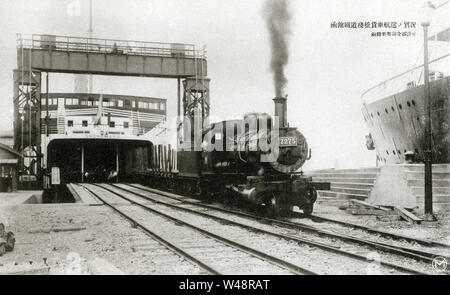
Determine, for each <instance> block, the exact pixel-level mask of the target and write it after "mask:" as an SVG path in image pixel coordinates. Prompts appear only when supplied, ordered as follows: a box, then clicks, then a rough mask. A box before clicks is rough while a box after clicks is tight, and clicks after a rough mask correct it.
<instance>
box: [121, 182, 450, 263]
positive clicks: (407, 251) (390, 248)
mask: <svg viewBox="0 0 450 295" xmlns="http://www.w3.org/2000/svg"><path fill="white" fill-rule="evenodd" d="M113 185H114V186H115V187H118V188H121V187H120V186H117V185H115V184H113ZM126 185H128V186H130V187H133V188H136V189H140V190H143V191H148V192H151V193H155V194H160V195H162V196H165V197H168V198H171V199H174V200H178V201H181V202H184V203H189V204H192V205H196V206H200V207H204V208H209V209H213V210H217V211H222V212H226V213H230V214H236V215H240V216H244V217H247V218H250V219H256V220H259V221H265V222H269V223H273V224H279V225H283V226H288V227H293V228H297V229H300V230H304V231H309V232H315V233H317V234H319V235H320V234H322V235H327V236H331V237H333V238H338V239H340V240H344V241H348V240H350V241H352V242H354V243H357V244H362V245H366V246H370V247H375V248H376V249H378V250H382V251H385V252H388V253H395V254H398V255H402V256H405V257H409V258H414V259H416V260H421V261H425V262H430V263H431V262H432V261H433V258H435V257H437V256H441V257H445V256H444V255H440V254H435V253H430V252H425V251H421V250H415V249H411V248H407V247H400V246H395V245H389V244H385V243H382V242H374V241H370V240H366V239H364V238H358V237H353V236H350V235H347V234H342V233H338V232H333V231H328V230H323V229H320V228H317V227H314V226H310V225H306V224H302V223H298V222H291V221H285V220H279V219H272V218H267V217H261V216H256V215H253V214H249V213H244V212H240V211H235V210H230V209H224V208H218V207H216V206H211V205H206V204H199V203H196V202H191V201H187V200H180V197H181V198H183V196H179V195H178V196H179V197H176V196H177V195H175V194H171V193H166V192H162V191H159V190H154V189H151V188H146V187H145V188H143V187H140V186H135V185H132V184H126ZM445 258H448V259H449V260H450V258H449V257H445Z"/></svg>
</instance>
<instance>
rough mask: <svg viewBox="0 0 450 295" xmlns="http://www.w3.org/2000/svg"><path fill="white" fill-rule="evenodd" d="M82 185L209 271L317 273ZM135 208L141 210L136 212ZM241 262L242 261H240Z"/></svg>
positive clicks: (215, 272)
mask: <svg viewBox="0 0 450 295" xmlns="http://www.w3.org/2000/svg"><path fill="white" fill-rule="evenodd" d="M83 187H84V188H85V189H86V190H87V191H89V192H90V193H91V194H92V195H94V196H95V197H96V198H98V199H99V200H100V201H101V202H103V203H104V204H105V205H107V206H109V207H110V208H112V209H113V210H114V211H115V212H117V213H119V214H120V215H121V216H123V217H124V218H126V219H127V220H129V221H130V222H131V223H132V224H134V225H135V226H137V227H139V228H141V229H142V230H144V231H145V232H146V233H147V234H149V235H150V236H151V237H152V238H153V239H155V240H157V241H158V242H160V243H161V244H163V245H164V246H166V247H167V248H168V249H170V250H172V251H174V252H175V253H177V254H178V255H180V256H182V257H185V258H186V259H188V260H189V261H191V262H192V263H194V264H196V265H198V266H199V267H200V268H202V269H204V270H205V271H206V272H207V273H209V274H227V272H228V273H229V274H236V273H240V272H242V273H259V274H274V273H275V274H297V275H299V274H308V275H311V274H316V273H315V272H313V271H310V270H308V269H306V268H303V267H300V266H298V265H295V264H292V263H290V262H287V261H285V260H282V259H280V258H277V257H274V256H271V255H269V254H266V253H263V252H260V251H258V250H256V249H253V248H251V247H248V246H245V245H243V244H240V243H237V242H235V241H232V240H230V239H227V238H225V237H223V236H221V235H218V234H215V233H212V232H210V231H207V230H205V229H202V228H200V227H197V226H195V225H193V224H190V223H188V222H185V221H183V220H181V219H178V218H175V217H173V216H170V215H168V214H166V213H164V212H162V211H159V210H156V209H153V208H150V207H148V206H146V205H144V204H142V203H139V202H136V201H134V200H132V199H131V198H128V197H126V196H124V195H119V194H116V195H117V196H119V197H120V198H122V199H124V200H126V201H128V202H129V203H130V204H132V205H133V207H134V208H130V206H127V205H124V204H117V203H114V202H110V201H108V200H107V199H108V196H105V195H104V193H102V190H104V191H106V192H108V191H107V190H106V189H105V188H104V187H102V186H96V185H92V184H91V185H83ZM102 194H103V195H102ZM136 207H138V208H139V209H140V210H137V211H136ZM139 211H140V212H139ZM143 212H145V214H143ZM148 213H150V214H148ZM152 227H153V228H152ZM171 240H176V241H177V242H171ZM188 240H189V241H193V240H195V244H194V245H192V244H190V243H189V242H187V241H188ZM205 249H213V250H214V252H216V254H220V256H217V255H216V256H214V257H212V258H211V257H209V259H205V258H204V256H205V251H204V250H205ZM198 250H200V251H198ZM200 257H201V258H200ZM230 258H232V259H230ZM204 260H208V261H204ZM224 260H225V261H224ZM240 261H242V263H239V262H240ZM236 262H238V263H236Z"/></svg>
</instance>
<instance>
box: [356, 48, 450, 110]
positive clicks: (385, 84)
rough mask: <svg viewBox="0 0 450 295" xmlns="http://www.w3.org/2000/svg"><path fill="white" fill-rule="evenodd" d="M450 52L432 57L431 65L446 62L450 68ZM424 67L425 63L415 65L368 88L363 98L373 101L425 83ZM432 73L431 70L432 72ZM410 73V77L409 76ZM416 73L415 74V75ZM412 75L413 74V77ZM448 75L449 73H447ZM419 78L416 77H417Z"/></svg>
mask: <svg viewBox="0 0 450 295" xmlns="http://www.w3.org/2000/svg"><path fill="white" fill-rule="evenodd" d="M449 57H450V53H449V54H445V55H442V56H440V57H437V58H435V59H432V60H430V61H429V65H431V66H436V65H440V66H441V67H442V64H445V66H444V67H445V68H448V69H450V58H449ZM423 67H424V64H421V65H418V66H415V67H413V68H411V69H409V70H407V71H405V72H402V73H400V74H398V75H395V76H393V77H391V78H389V79H387V80H384V81H382V82H380V83H378V84H376V85H375V86H373V87H371V88H369V89H367V90H366V91H365V92H364V93H363V94H362V95H361V99H362V100H363V101H364V102H366V103H370V102H373V101H377V100H378V99H382V98H385V97H388V96H391V95H394V94H396V93H399V92H402V91H404V90H407V89H408V88H410V87H417V86H419V85H423V83H424V79H423V70H422V69H423ZM430 74H431V72H430ZM408 75H410V77H409V78H408V77H407V76H408ZM414 75H415V76H414ZM411 76H413V77H412V78H411ZM446 76H448V73H447V75H446ZM417 77H418V78H419V79H416V78H417ZM410 82H413V84H411V85H408V84H409V83H410Z"/></svg>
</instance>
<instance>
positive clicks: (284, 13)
mask: <svg viewBox="0 0 450 295" xmlns="http://www.w3.org/2000/svg"><path fill="white" fill-rule="evenodd" d="M288 2H289V0H267V1H266V3H265V6H264V17H265V20H266V25H267V28H268V30H269V36H270V46H271V49H272V59H271V62H270V67H271V70H272V72H273V80H274V83H275V94H276V96H277V97H280V96H282V95H284V93H283V92H284V88H285V87H286V84H287V81H288V80H287V78H286V76H285V73H284V67H285V66H286V64H287V63H288V60H289V48H288V45H289V37H290V33H291V31H290V21H291V14H290V13H289V3H288Z"/></svg>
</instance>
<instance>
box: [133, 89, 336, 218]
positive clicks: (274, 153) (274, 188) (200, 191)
mask: <svg viewBox="0 0 450 295" xmlns="http://www.w3.org/2000/svg"><path fill="white" fill-rule="evenodd" d="M274 101H275V118H276V119H279V123H278V124H276V122H275V121H274V120H273V119H274V118H272V117H271V116H269V115H268V114H266V113H249V114H246V115H244V116H243V119H240V120H228V121H221V122H216V123H212V124H209V125H207V126H204V127H203V129H201V132H200V131H199V133H201V140H202V141H201V142H202V143H201V149H200V150H194V151H192V150H179V151H177V152H175V151H174V150H172V149H171V147H170V146H166V145H153V146H152V148H151V155H149V158H150V159H151V160H150V162H151V163H149V167H150V169H149V170H148V171H147V172H146V173H145V176H144V178H143V179H142V178H141V180H142V181H144V182H145V184H146V185H148V186H153V187H157V188H160V189H167V190H172V191H176V192H178V193H183V194H187V193H188V194H192V195H196V196H199V197H200V196H203V197H208V198H213V199H223V198H225V199H226V200H243V201H244V202H245V203H247V204H252V205H253V206H256V208H259V209H263V210H265V211H266V212H267V213H269V214H270V215H282V214H284V213H286V212H289V211H292V209H293V206H298V207H299V208H300V209H302V210H303V212H304V213H305V214H307V215H309V214H311V213H312V211H313V207H314V202H315V201H316V199H317V192H316V189H329V185H330V184H329V183H319V182H313V181H312V179H311V178H310V177H307V176H305V175H303V173H302V172H298V170H299V169H300V168H301V167H302V166H303V164H304V163H305V161H306V160H308V159H309V158H310V157H311V151H310V150H309V149H308V144H307V142H306V138H305V137H304V136H303V134H302V133H300V132H299V131H298V130H297V128H293V127H289V126H288V124H287V120H286V97H280V98H275V99H274ZM188 146H191V145H190V144H189V143H188ZM174 168H175V169H174ZM253 208H255V207H253Z"/></svg>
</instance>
